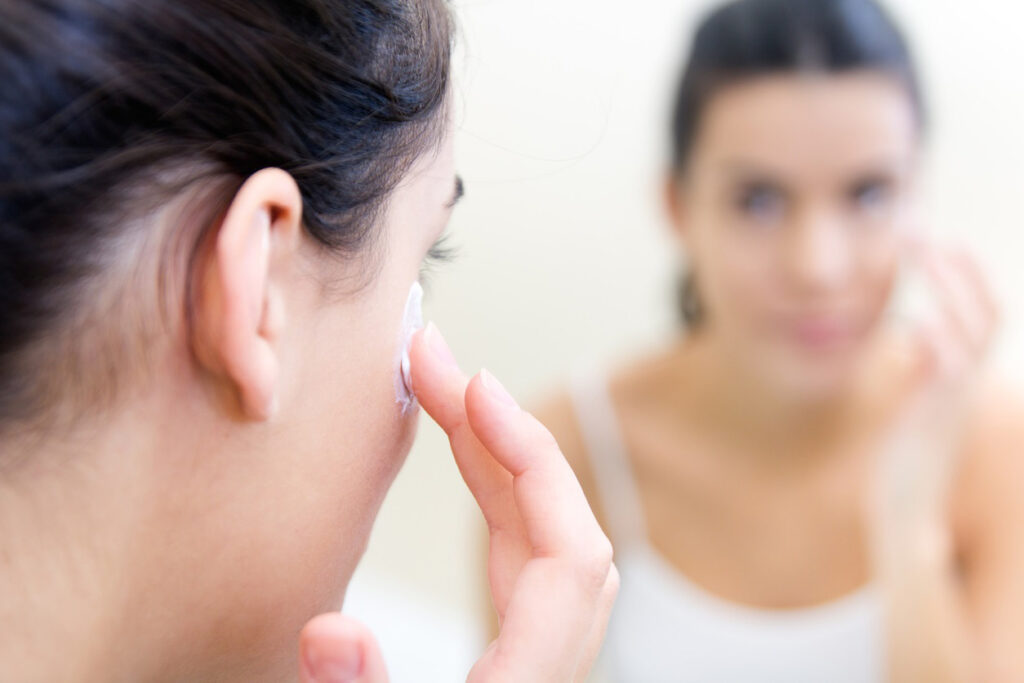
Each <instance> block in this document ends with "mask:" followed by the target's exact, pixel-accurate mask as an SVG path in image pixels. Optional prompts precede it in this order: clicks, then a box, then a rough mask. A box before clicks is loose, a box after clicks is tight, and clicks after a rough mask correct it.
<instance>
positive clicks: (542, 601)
mask: <svg viewBox="0 0 1024 683" xmlns="http://www.w3.org/2000/svg"><path fill="white" fill-rule="evenodd" d="M453 159H454V156H453V150H452V143H451V138H450V135H446V136H445V138H444V139H443V140H442V141H440V143H439V144H438V146H437V148H436V149H431V150H428V152H427V153H426V154H424V156H423V157H422V158H421V159H420V160H419V161H418V162H417V163H416V164H415V166H414V167H413V168H412V169H411V171H410V172H409V173H408V175H407V176H406V177H405V178H404V179H403V180H402V182H401V183H400V184H399V187H398V188H397V189H396V190H395V191H394V192H393V194H392V196H391V197H389V200H388V202H387V206H386V211H385V215H384V217H383V218H382V221H381V225H380V226H379V240H380V241H379V243H378V244H377V245H375V248H373V249H370V250H369V251H368V252H367V254H366V257H365V258H364V259H359V260H342V259H338V258H337V257H335V256H333V255H330V254H326V253H325V251H324V250H323V249H322V248H321V247H320V246H319V245H318V244H316V243H315V242H314V241H313V240H312V239H311V238H310V237H309V236H308V235H307V234H306V233H305V232H304V231H303V229H302V201H301V196H300V194H299V190H298V187H297V186H296V184H295V182H294V180H293V179H292V178H291V176H289V175H288V174H287V173H285V172H284V171H282V170H280V169H264V170H262V171H260V172H258V173H256V174H254V175H253V176H251V177H250V178H248V179H247V180H246V181H245V183H244V184H243V186H242V187H241V189H240V190H239V191H238V193H237V194H236V196H235V197H234V199H233V201H232V203H231V205H230V208H229V210H228V211H227V213H226V214H225V215H224V216H223V217H222V218H220V219H218V222H217V223H216V224H215V225H214V226H212V229H211V230H210V238H209V239H208V240H207V241H206V242H205V243H204V245H203V246H202V248H201V252H200V255H199V258H198V259H197V261H196V263H197V265H196V270H195V272H194V278H195V283H196V296H195V301H194V305H193V325H192V326H191V327H187V326H186V325H185V317H184V309H183V308H182V309H181V310H180V317H179V318H177V319H174V320H170V321H169V322H168V325H167V334H166V336H164V337H162V338H161V339H160V340H159V341H158V342H157V341H154V342H152V344H151V348H148V349H147V353H148V354H149V355H148V358H150V359H151V361H150V366H151V370H152V372H151V373H150V374H149V375H147V377H145V378H137V381H134V382H132V383H129V384H130V388H129V389H126V391H125V393H124V395H123V396H122V400H121V401H120V402H118V404H117V405H116V406H115V407H114V408H112V409H111V410H109V411H105V412H103V413H101V414H100V413H97V414H91V413H89V411H88V410H86V411H85V413H84V417H83V418H82V419H81V420H80V421H79V422H78V423H76V426H75V428H74V429H73V430H71V431H67V430H64V431H58V430H48V431H45V432H37V433H28V434H24V433H22V434H17V435H15V434H13V433H12V434H4V435H3V437H2V438H3V449H4V450H5V452H8V453H14V454H16V455H21V456H25V457H24V458H21V459H15V460H14V461H23V462H24V463H25V464H24V465H23V466H22V467H20V468H17V469H16V470H13V471H10V472H5V473H4V478H3V480H2V483H0V487H2V493H0V619H2V620H3V623H4V624H7V625H8V626H9V628H5V633H4V636H3V638H0V678H3V679H4V680H18V681H62V680H69V681H70V680H74V681H138V680H147V681H161V680H168V681H170V680H211V681H212V680H218V681H230V680H239V681H243V680H244V681H257V680H267V681H281V680H294V679H295V677H296V676H299V677H301V679H302V680H304V681H314V680H315V681H339V680H358V681H371V682H373V683H379V682H380V681H383V680H385V679H386V672H385V671H384V668H383V663H382V662H381V661H380V657H379V650H378V649H377V648H376V646H375V644H374V643H373V640H372V636H370V634H368V633H367V632H366V630H365V629H364V628H362V627H361V626H359V625H358V624H355V623H354V622H351V621H350V620H348V619H347V618H346V617H344V616H343V615H341V614H339V613H338V612H337V611H336V610H337V609H339V608H340V607H341V604H342V600H343V597H344V593H345V588H346V586H347V584H348V581H349V579H350V577H351V575H352V572H353V570H354V568H355V566H356V564H357V562H358V561H359V558H360V556H361V555H362V553H363V550H364V548H365V546H366V542H367V538H368V535H369V532H370V528H371V526H372V523H373V520H374V517H375V516H376V514H377V511H378V509H379V506H380V504H381V502H382V499H383V497H384V494H385V492H386V491H387V489H388V487H389V486H390V484H391V483H392V481H393V479H394V477H395V475H396V473H397V471H398V469H399V467H400V466H401V464H402V462H403V460H404V458H405V456H406V454H407V453H408V451H409V448H410V446H411V444H412V440H413V437H414V433H415V425H416V419H417V416H416V414H415V413H412V414H409V415H403V414H402V412H401V409H400V406H399V405H398V403H397V402H396V397H395V390H394V384H393V380H394V377H395V372H396V369H397V359H398V358H399V351H400V349H399V348H398V344H399V329H400V322H401V318H402V312H403V308H404V304H405V299H406V296H407V293H408V290H409V287H410V285H411V284H412V282H413V281H414V280H416V279H417V277H418V276H419V271H420V268H421V265H422V262H423V260H424V257H425V255H426V254H427V252H428V250H429V248H430V247H431V245H432V244H433V243H434V242H435V241H436V240H437V239H438V238H439V236H440V235H441V233H442V231H443V229H444V227H445V224H446V223H447V220H448V217H449V214H450V212H451V209H452V206H453V203H454V202H453V189H454V188H455V187H456V185H457V183H456V182H455V174H454V161H453ZM173 208H174V207H173V206H169V207H168V208H167V210H166V211H164V212H163V213H162V214H161V215H160V216H159V217H157V218H154V224H153V225H152V226H150V227H151V228H152V230H153V231H154V232H157V233H162V234H167V233H169V232H171V231H174V230H177V229H179V226H178V224H177V223H176V219H177V216H178V214H176V213H175V211H174V210H173ZM151 241H152V242H153V243H154V244H159V243H160V242H162V240H159V239H154V240H151ZM151 256H152V255H151ZM139 262H140V263H142V264H146V263H150V264H153V268H154V270H153V271H152V273H151V274H152V277H153V278H156V277H157V272H156V270H155V268H156V264H157V263H158V262H159V259H158V258H151V259H148V260H147V259H145V258H141V259H139ZM141 267H142V266H140V268H141ZM181 281H184V278H181ZM352 283H359V285H360V286H358V287H349V285H351V284H352ZM182 294H183V293H182ZM431 340H433V341H431ZM438 340H440V335H439V334H438V333H436V330H435V331H434V333H433V334H432V335H421V336H420V337H419V338H418V341H417V346H416V349H414V358H413V362H414V368H415V369H414V385H415V390H416V393H417V394H418V395H419V396H420V399H421V401H422V403H423V405H424V406H426V407H427V410H428V411H429V412H430V413H431V415H433V416H434V417H435V418H437V419H438V420H439V422H440V423H441V424H442V426H443V427H444V428H446V429H448V430H449V432H450V433H451V434H452V441H453V450H454V451H455V455H456V457H457V459H459V464H460V466H461V467H462V470H463V472H464V474H466V475H467V482H468V483H469V484H470V487H471V488H472V489H473V492H474V493H475V494H476V496H477V499H478V500H479V501H480V504H481V507H482V509H483V510H484V513H485V516H487V517H488V518H489V519H491V520H493V523H494V528H495V536H496V538H495V542H494V547H495V555H494V557H493V561H494V565H493V567H494V573H495V580H494V587H495V599H496V603H497V604H498V605H499V607H500V609H501V610H502V612H503V614H504V615H505V616H506V619H505V624H506V628H505V629H503V631H502V635H501V637H499V638H498V639H497V640H496V642H495V644H494V646H493V647H492V648H491V650H489V651H488V653H487V654H485V655H484V657H483V658H482V659H481V662H480V663H479V664H478V666H477V668H476V669H474V675H473V680H487V681H492V680H496V681H498V680H537V681H544V680H559V681H564V680H569V679H571V678H573V677H582V676H583V675H585V671H586V669H587V668H588V667H589V663H590V661H591V657H592V653H593V652H595V651H596V649H597V644H596V642H595V641H599V639H600V634H601V632H603V625H604V623H605V622H606V620H607V615H608V611H609V609H610V602H611V599H612V598H613V596H614V593H615V589H616V586H617V583H616V575H615V571H614V568H613V567H612V565H611V549H610V545H609V543H608V540H607V538H605V536H604V535H603V534H602V533H601V531H600V528H599V526H598V525H597V522H596V521H595V520H594V518H593V515H592V513H591V512H590V510H589V508H588V507H587V505H586V501H585V498H584V496H583V494H582V491H581V490H580V488H579V485H578V484H577V483H576V480H575V478H574V477H573V475H572V472H571V470H570V469H569V467H568V466H567V465H566V464H565V461H564V458H562V456H561V455H560V454H559V452H558V449H557V446H556V445H555V442H554V440H553V438H552V437H551V436H550V435H549V434H547V432H546V430H544V429H543V427H541V426H540V424H539V423H538V422H536V420H534V419H533V418H532V417H530V416H529V415H528V414H527V413H525V412H523V411H521V410H519V409H518V408H517V407H515V406H513V405H509V404H508V403H507V401H505V399H502V398H501V396H502V392H501V390H500V385H499V384H497V381H496V380H493V378H490V380H489V381H488V379H487V377H479V378H476V379H474V381H473V382H472V383H470V382H469V381H468V380H467V378H465V377H464V376H463V375H462V374H461V372H459V371H458V370H457V367H455V365H454V362H453V361H451V355H450V352H449V353H448V354H447V356H445V353H444V349H446V347H445V346H444V343H443V341H438ZM428 349H434V350H433V351H430V350H428ZM438 349H441V350H440V351H439V350H438ZM495 397H497V398H495ZM539 492H543V493H545V494H547V495H550V494H551V493H552V492H554V493H555V498H556V499H557V500H551V501H549V500H547V499H546V498H543V497H541V496H540V495H539ZM521 513H522V515H523V517H524V519H525V520H526V523H525V524H524V525H522V526H519V527H516V528H515V529H512V528H510V527H509V525H508V520H510V519H513V518H514V519H518V518H519V516H520V514H521ZM528 513H529V514H528ZM580 577H585V579H586V580H585V581H582V582H580V583H579V586H580V587H579V589H578V590H576V591H575V592H571V591H570V592H567V591H565V589H564V587H565V586H566V584H567V583H571V582H572V581H573V580H575V579H579V578H580ZM320 613H324V615H323V616H320V617H318V618H316V619H313V617H316V615H318V614H320ZM540 616H542V617H543V618H545V619H548V620H549V621H550V623H551V628H552V632H555V630H557V633H558V634H559V639H557V640H556V639H553V638H551V637H550V636H551V633H550V632H538V633H537V634H534V633H531V632H530V631H529V629H528V628H526V624H528V623H529V621H530V619H532V618H538V617H540ZM311 619H313V620H312V621H310V620H311ZM307 622H308V625H307ZM304 625H307V626H306V628H305V630H303V629H304ZM300 632H301V633H302V636H301V641H300ZM300 647H301V652H302V656H301V658H300ZM57 653H59V656H55V655H56V654H57Z"/></svg>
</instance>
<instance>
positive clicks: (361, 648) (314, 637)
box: [299, 612, 373, 682]
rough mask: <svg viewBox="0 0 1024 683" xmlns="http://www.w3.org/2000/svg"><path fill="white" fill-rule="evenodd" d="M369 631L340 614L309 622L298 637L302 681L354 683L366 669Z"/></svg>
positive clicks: (330, 614) (332, 614)
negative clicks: (345, 682) (352, 682)
mask: <svg viewBox="0 0 1024 683" xmlns="http://www.w3.org/2000/svg"><path fill="white" fill-rule="evenodd" d="M372 639H373V636H372V634H370V632H369V630H368V629H367V628H366V627H365V626H363V625H362V624H360V623H359V622H356V621H353V620H351V619H349V618H347V617H345V616H344V615H343V614H341V613H339V612H331V613H327V614H321V615H320V616H317V617H315V618H313V619H312V620H310V621H309V623H307V624H306V626H305V627H304V628H303V629H302V633H301V635H300V637H299V652H300V657H301V663H300V667H301V676H302V680H303V681H309V682H314V681H354V680H357V679H358V677H359V676H361V675H362V673H363V671H364V669H365V660H366V646H367V644H368V643H372Z"/></svg>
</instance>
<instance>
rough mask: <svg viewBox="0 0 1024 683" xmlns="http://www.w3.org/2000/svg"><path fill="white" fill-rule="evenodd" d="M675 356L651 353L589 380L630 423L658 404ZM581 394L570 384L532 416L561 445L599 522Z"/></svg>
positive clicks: (540, 404) (621, 418)
mask: <svg viewBox="0 0 1024 683" xmlns="http://www.w3.org/2000/svg"><path fill="white" fill-rule="evenodd" d="M674 353H676V350H675V349H670V350H657V351H654V352H650V353H647V354H644V355H640V356H637V357H635V358H633V359H632V360H630V361H629V362H628V363H625V364H620V365H612V366H610V367H608V368H607V369H605V370H601V371H598V372H597V374H592V375H591V376H590V377H588V378H587V379H588V380H590V381H592V382H597V383H599V384H600V385H603V386H600V389H601V390H603V391H605V392H606V394H605V395H606V396H607V399H608V400H610V401H611V407H612V410H613V411H614V413H615V418H616V419H617V420H618V421H619V422H620V423H624V422H625V423H628V422H629V421H630V417H629V416H630V415H631V414H634V413H636V412H637V406H644V405H645V404H646V405H650V404H652V403H655V402H656V401H657V396H658V394H659V392H660V390H661V387H662V386H663V385H664V384H665V378H666V375H667V373H668V371H669V369H670V367H671V366H672V358H673V354H674ZM593 389H594V388H593V387H591V388H590V390H593ZM579 390H580V389H579V388H573V387H572V386H571V385H568V384H567V385H565V386H563V387H561V388H559V389H557V390H555V391H553V392H551V393H549V394H547V395H546V396H545V397H544V398H543V399H542V400H540V401H539V402H537V403H534V404H533V405H532V406H531V412H532V413H533V414H534V415H535V416H536V417H537V419H539V420H540V421H541V422H542V423H543V424H544V426H545V427H547V428H548V430H549V431H550V432H551V434H552V435H553V436H554V437H555V439H556V440H557V441H558V445H559V447H560V448H561V450H562V454H563V455H564V456H565V459H566V460H567V461H568V462H569V464H570V465H571V466H572V468H573V471H574V472H575V473H576V477H577V479H579V481H580V485H581V486H582V487H583V490H584V492H585V493H586V494H587V498H588V499H590V501H591V505H592V507H594V510H595V513H596V514H597V515H598V519H599V520H600V519H601V518H602V517H601V510H600V507H601V506H600V500H599V497H598V496H597V490H596V482H595V479H594V471H593V468H592V464H591V459H590V458H591V454H590V453H588V452H587V439H586V435H585V433H584V429H585V425H583V424H581V421H580V413H579V406H578V405H577V400H578V398H577V396H576V394H577V392H578V391H579ZM603 398H604V397H602V400H603Z"/></svg>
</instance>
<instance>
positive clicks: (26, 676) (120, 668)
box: [0, 430, 150, 681]
mask: <svg viewBox="0 0 1024 683" xmlns="http://www.w3.org/2000/svg"><path fill="white" fill-rule="evenodd" d="M14 441H15V440H12V439H5V440H4V441H3V445H4V450H5V451H6V452H7V453H8V454H12V455H14V456H16V457H17V456H20V461H17V466H16V467H12V468H11V469H10V470H9V471H5V472H4V473H3V476H2V477H0V622H2V623H3V624H5V627H4V634H3V637H2V638H0V679H3V680H26V681H27V680H75V681H108V680H120V679H124V680H132V679H134V680H141V678H143V677H145V675H146V673H147V672H146V670H145V669H144V668H143V667H141V666H139V665H140V664H141V663H142V662H143V661H145V658H146V656H147V653H149V652H150V649H149V648H148V645H149V644H148V643H147V642H146V641H145V635H144V634H143V633H139V632H138V631H136V632H134V633H132V632H131V630H132V629H131V626H130V621H131V619H129V618H127V617H128V615H129V614H130V611H131V610H132V609H133V605H132V599H131V595H132V594H133V590H132V586H133V583H132V581H133V580H132V576H131V575H130V568H131V567H132V566H133V565H134V564H135V563H134V559H133V558H135V557H136V556H137V554H138V552H139V542H140V539H142V538H144V537H145V535H144V533H143V529H142V528H141V527H142V524H141V509H140V506H139V505H138V503H139V501H138V500H137V499H133V492H135V491H138V490H139V488H138V486H137V483H138V482H137V481H136V479H137V477H138V472H139V467H140V466H141V465H142V463H141V462H140V461H141V460H143V458H142V457H141V456H142V455H143V453H140V452H139V450H137V448H136V446H137V445H138V444H136V443H133V442H132V437H131V435H130V433H127V432H125V431H124V430H112V431H109V432H108V431H106V430H104V431H103V433H99V432H95V433H93V434H91V435H90V436H89V437H88V438H84V439H78V438H76V439H75V440H73V444H74V445H69V443H70V442H64V443H61V444H54V443H53V442H52V441H51V442H48V443H41V442H39V441H34V442H33V441H32V440H28V439H18V440H17V443H14ZM29 444H32V445H31V446H30V445H29Z"/></svg>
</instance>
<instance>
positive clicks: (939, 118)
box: [346, 0, 1024, 683]
mask: <svg viewBox="0 0 1024 683" xmlns="http://www.w3.org/2000/svg"><path fill="white" fill-rule="evenodd" d="M454 4H455V7H456V13H457V17H458V22H459V37H458V48H457V49H458V59H457V64H456V70H455V73H456V91H457V96H458V103H457V106H456V111H455V116H456V124H457V128H458V137H457V145H458V159H459V164H458V165H459V172H460V174H461V175H462V177H463V179H464V180H465V184H466V197H465V200H464V201H463V203H462V204H461V205H460V206H459V208H458V210H457V211H456V214H455V218H454V220H453V222H452V226H451V235H452V243H453V245H454V246H455V247H456V248H457V250H458V258H457V260H456V262H455V263H454V264H452V265H449V266H445V267H443V268H442V269H439V270H437V271H436V272H435V273H433V274H432V275H431V276H430V278H429V280H428V283H427V289H428V300H427V305H426V316H427V318H429V319H433V320H434V321H435V322H436V323H437V324H438V326H439V327H440V328H441V330H442V331H443V332H444V334H445V337H446V338H447V340H448V341H449V343H450V344H451V346H452V348H453V349H454V351H455V353H456V355H457V356H458V357H459V359H460V361H461V363H462V366H463V368H464V369H465V370H466V371H469V372H475V371H476V370H478V369H479V368H480V367H482V366H485V365H486V367H487V368H488V369H489V370H491V371H492V372H494V373H495V374H496V375H497V376H498V377H500V378H501V379H502V381H503V382H504V383H505V384H506V386H507V387H508V388H509V389H510V390H511V391H512V392H513V393H514V394H515V395H516V396H517V397H518V398H519V399H520V400H521V401H522V402H523V403H524V404H525V405H527V406H529V405H530V404H531V403H536V401H537V400H539V399H541V398H543V397H544V395H545V394H546V393H548V392H549V391H551V390H553V389H555V388H557V387H558V386H560V385H562V384H564V381H565V379H566V378H567V376H568V375H569V374H570V372H571V371H572V369H573V368H575V367H578V366H579V365H581V364H590V363H593V362H603V363H606V364H607V363H612V362H614V361H615V360H616V359H620V358H622V357H624V356H630V355H634V354H635V353H636V352H638V351H642V350H644V349H648V348H651V347H654V346H657V345H658V343H659V342H661V341H663V340H664V339H665V338H666V337H667V336H668V335H669V334H670V333H671V331H672V330H673V328H674V327H675V326H676V324H677V322H676V321H677V317H676V313H675V307H674V290H673V287H674V282H675V274H676V248H675V247H674V245H673V243H672V241H671V239H670V237H669V234H668V229H667V224H666V221H665V219H664V216H663V214H662V209H661V204H660V189H661V185H660V183H661V181H662V177H663V173H664V170H665V167H666V164H667V159H666V156H667V150H668V144H667V139H668V112H669V106H670V101H671V97H672V93H673V89H674V87H675V84H676V78H677V75H678V69H679V68H680V62H681V60H682V58H683V56H684V54H685V50H686V47H687V44H688V41H689V36H690V33H691V32H692V28H693V26H694V24H695V22H696V21H697V19H698V17H699V16H700V15H701V14H702V13H704V12H705V11H706V10H707V8H708V7H710V6H711V5H712V4H713V3H709V2H705V1H703V0H701V1H696V0H638V1H636V2H630V3H625V2H610V1H608V0H475V1H471V0H466V1H461V2H459V1H456V2H455V3H454ZM887 4H888V7H889V8H890V9H891V10H892V11H893V13H894V14H895V15H896V18H897V20H898V21H899V22H900V23H901V24H902V26H903V28H904V30H905V31H906V32H907V34H908V37H909V39H910V41H911V45H912V48H913V49H914V50H915V52H916V56H917V59H918V62H919V66H920V69H921V72H922V75H923V78H924V85H925V92H926V95H927V98H928V105H929V107H930V115H931V126H932V127H931V133H930V135H931V139H930V142H929V145H928V156H927V158H926V160H925V169H926V178H927V181H926V186H925V193H924V195H925V203H926V207H927V214H926V215H927V218H928V220H929V222H930V226H931V230H932V231H933V232H934V233H936V234H937V235H939V236H942V237H945V238H948V239H951V240H954V241H960V242H965V243H967V244H969V245H970V246H971V247H972V248H973V249H974V251H975V252H976V253H977V254H978V255H979V257H980V259H981V260H982V262H983V263H984V264H985V265H986V266H987V268H988V271H989V273H990V277H991V279H992V281H993V283H994V284H995V287H996V290H997V292H998V294H999V295H1000V297H1001V299H1002V302H1003V305H1004V310H1005V319H1006V322H1005V324H1004V328H1003V331H1002V334H1001V338H1000V343H999V347H998V352H997V354H996V358H995V363H996V364H997V366H999V367H1000V368H1002V369H1003V370H1004V371H1005V372H1007V373H1009V374H1010V375H1011V376H1013V377H1015V378H1021V377H1024V372H1022V371H1024V325H1022V321H1024V295H1021V291H1022V290H1024V266H1022V263H1021V261H1022V258H1024V235H1022V231H1024V201H1022V199H1024V168H1022V164H1024V133H1022V131H1021V126H1022V124H1024V83H1022V81H1021V76H1020V68H1021V67H1022V66H1024V41H1021V40H1020V39H1019V27H1020V25H1021V22H1022V21H1024V6H1022V5H1020V4H1019V3H1015V2H1008V1H1007V0H974V1H973V2H970V3H967V2H963V1H962V0H890V2H888V3H887ZM484 552H485V550H484V538H483V530H482V521H481V519H480V514H479V512H478V511H477V509H476V507H475V505H474V504H473V501H472V499H471V497H470V496H469V493H468V492H467V491H466V489H465V487H464V485H463V484H462V481H461V479H460V478H459V474H458V471H457V470H456V468H455V465H454V462H453V461H452V458H451V455H450V452H449V450H448V448H447V442H446V440H445V438H444V436H443V434H442V433H441V432H440V430H439V429H438V428H437V427H436V426H435V425H433V423H431V422H430V421H429V420H427V419H425V418H424V419H423V422H422V424H421V427H420V436H419V439H418V440H417V443H416V445H415V447H414V448H413V451H412V453H411V455H410V456H409V460H408V463H407V464H406V466H405V468H404V469H403V471H402V473H401V474H400V476H399V477H398V481H397V482H396V484H395V486H394V488H393V489H392V490H391V492H390V494H389V496H388V498H387V501H386V503H385V505H384V508H383V510H382V512H381V515H380V517H379V520H378V522H377V526H376V529H375V531H374V534H373V537H372V540H371V543H370V547H369V550H368V552H367V555H366V558H365V561H364V562H363V563H362V565H361V566H360V569H359V571H358V573H357V576H356V579H355V581H354V582H353V584H352V587H351V589H350V591H349V596H348V601H347V604H346V612H348V613H350V614H352V615H353V616H357V617H359V618H361V619H363V620H364V621H365V622H367V623H368V624H369V625H370V626H371V627H372V628H373V629H374V630H375V631H376V632H377V633H378V635H379V638H380V640H381V642H382V646H383V648H384V650H385V656H386V657H387V659H388V660H389V665H390V666H391V669H392V673H393V680H395V681H398V682H399V683H401V682H403V681H454V680H460V679H461V678H462V677H464V676H465V673H466V671H467V670H468V668H469V666H470V665H471V664H472V662H473V660H474V659H475V658H476V657H477V656H478V654H479V652H480V651H481V650H482V648H483V647H484V645H485V644H486V643H485V641H484V617H485V614H486V612H485V610H486V609H488V604H489V603H488V598H487V593H486V587H485V579H484V577H483V576H482V574H481V573H480V566H481V558H482V556H483V553H484Z"/></svg>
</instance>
